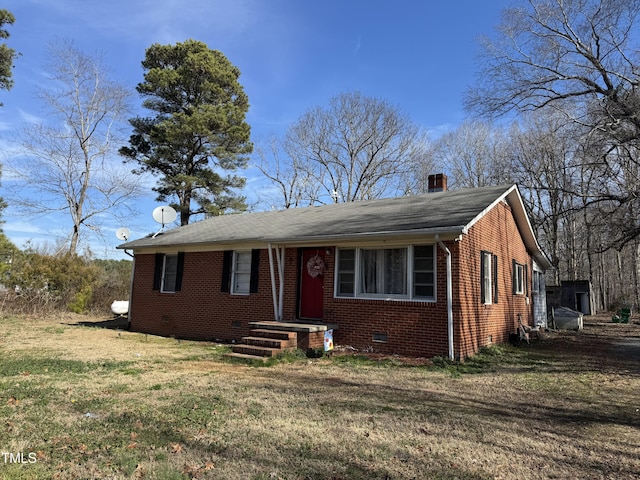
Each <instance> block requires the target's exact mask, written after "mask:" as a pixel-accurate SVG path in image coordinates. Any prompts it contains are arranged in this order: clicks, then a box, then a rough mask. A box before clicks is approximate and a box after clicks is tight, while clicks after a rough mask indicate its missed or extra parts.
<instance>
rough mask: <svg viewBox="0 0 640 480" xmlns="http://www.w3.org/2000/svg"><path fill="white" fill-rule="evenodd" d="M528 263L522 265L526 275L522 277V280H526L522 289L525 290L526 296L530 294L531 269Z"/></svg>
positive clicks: (523, 274)
mask: <svg viewBox="0 0 640 480" xmlns="http://www.w3.org/2000/svg"><path fill="white" fill-rule="evenodd" d="M527 267H528V265H524V266H523V267H522V270H523V272H522V276H523V277H524V278H523V279H522V281H523V282H524V285H523V286H522V290H524V294H525V296H527V297H528V296H529V269H528V268H527Z"/></svg>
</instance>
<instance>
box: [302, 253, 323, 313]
mask: <svg viewBox="0 0 640 480" xmlns="http://www.w3.org/2000/svg"><path fill="white" fill-rule="evenodd" d="M300 268H301V272H300V318H314V319H319V318H322V317H323V309H322V307H323V295H324V251H322V250H320V249H317V248H307V249H304V250H303V251H302V262H301V265H300Z"/></svg>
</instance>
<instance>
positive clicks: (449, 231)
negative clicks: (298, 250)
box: [116, 225, 464, 252]
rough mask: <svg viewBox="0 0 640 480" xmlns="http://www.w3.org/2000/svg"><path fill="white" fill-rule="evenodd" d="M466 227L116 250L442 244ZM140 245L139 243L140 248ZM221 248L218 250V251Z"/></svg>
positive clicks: (133, 246)
mask: <svg viewBox="0 0 640 480" xmlns="http://www.w3.org/2000/svg"><path fill="white" fill-rule="evenodd" d="M463 229H464V225H455V226H448V227H430V228H422V229H414V230H396V231H383V232H362V233H356V234H348V235H345V234H334V235H309V236H303V237H270V238H266V237H263V238H251V239H238V240H232V241H215V240H214V241H202V242H183V243H171V244H163V243H160V242H148V243H143V244H139V243H138V242H140V241H139V240H135V241H134V242H129V243H124V244H121V245H118V246H117V247H116V248H118V249H121V250H133V251H134V252H135V251H137V252H140V251H144V250H155V251H162V250H165V249H167V248H170V249H172V250H175V249H180V248H188V249H189V250H198V249H200V250H203V249H207V250H209V249H219V250H222V249H225V248H227V249H228V248H230V247H234V246H246V245H263V246H266V245H268V244H279V245H287V246H290V247H298V246H300V247H302V246H309V245H313V246H316V245H317V246H325V245H335V244H339V243H347V242H353V241H376V240H381V241H388V240H390V239H393V238H398V239H407V238H411V237H425V236H426V237H435V236H436V235H438V236H440V238H441V239H442V240H452V239H454V238H456V237H458V236H459V235H461V234H462V232H463ZM136 243H138V244H137V245H136ZM216 247H218V248H216Z"/></svg>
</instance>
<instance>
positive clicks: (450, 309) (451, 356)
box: [436, 235, 455, 360]
mask: <svg viewBox="0 0 640 480" xmlns="http://www.w3.org/2000/svg"><path fill="white" fill-rule="evenodd" d="M436 242H438V245H439V246H440V248H441V249H442V250H444V252H445V253H446V255H447V337H448V339H449V360H454V359H455V355H454V351H453V281H452V278H451V277H452V272H451V251H450V250H449V249H448V248H447V246H446V245H445V244H444V243H442V241H441V240H440V235H436Z"/></svg>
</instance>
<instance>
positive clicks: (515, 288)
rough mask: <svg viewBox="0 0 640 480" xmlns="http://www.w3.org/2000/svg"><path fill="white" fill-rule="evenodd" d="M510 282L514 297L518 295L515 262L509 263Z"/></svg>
mask: <svg viewBox="0 0 640 480" xmlns="http://www.w3.org/2000/svg"><path fill="white" fill-rule="evenodd" d="M511 271H512V274H511V277H512V278H511V281H512V283H513V288H512V290H513V294H514V295H516V294H517V293H518V269H517V267H516V261H515V260H512V261H511Z"/></svg>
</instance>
